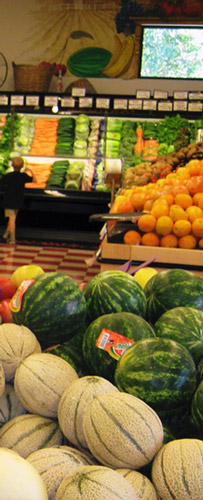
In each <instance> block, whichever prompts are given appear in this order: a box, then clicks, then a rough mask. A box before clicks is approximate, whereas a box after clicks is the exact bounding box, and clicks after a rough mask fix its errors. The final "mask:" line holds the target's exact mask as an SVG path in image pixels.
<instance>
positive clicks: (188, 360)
mask: <svg viewBox="0 0 203 500" xmlns="http://www.w3.org/2000/svg"><path fill="white" fill-rule="evenodd" d="M115 383H116V385H117V387H118V388H119V390H120V391H124V392H127V393H129V394H132V395H134V396H136V397H138V398H141V399H142V400H143V401H145V402H146V403H147V404H149V405H150V406H151V407H152V408H154V410H155V411H157V413H158V414H159V415H167V414H174V413H177V412H181V411H182V410H183V409H184V408H185V407H187V406H188V404H190V401H191V399H192V396H193V394H194V392H195V388H196V383H197V372H196V367H195V363H194V360H193V358H192V356H191V354H190V353H189V351H188V350H187V349H186V347H184V346H183V345H181V344H179V343H178V342H175V341H174V340H171V339H162V338H158V337H157V338H153V339H142V340H138V342H136V343H135V344H134V345H133V346H132V347H130V348H129V349H128V350H127V351H126V352H125V353H124V354H123V356H122V357H121V358H120V360H119V361H118V364H117V367H116V371H115Z"/></svg>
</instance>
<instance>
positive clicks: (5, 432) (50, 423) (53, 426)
mask: <svg viewBox="0 0 203 500" xmlns="http://www.w3.org/2000/svg"><path fill="white" fill-rule="evenodd" d="M64 440H65V438H64V436H63V434H62V432H61V430H60V428H59V425H58V422H57V421H56V420H53V419H51V418H47V417H42V416H40V415H34V414H32V413H28V414H26V415H19V416H18V417H14V418H12V419H11V420H9V421H8V422H6V423H5V424H4V425H3V427H1V429H0V448H1V447H4V448H11V449H12V450H14V451H17V452H18V453H19V455H21V457H23V458H26V457H27V456H28V455H30V453H33V452H34V451H36V450H39V449H40V448H48V447H49V446H55V445H61V444H63V443H64Z"/></svg>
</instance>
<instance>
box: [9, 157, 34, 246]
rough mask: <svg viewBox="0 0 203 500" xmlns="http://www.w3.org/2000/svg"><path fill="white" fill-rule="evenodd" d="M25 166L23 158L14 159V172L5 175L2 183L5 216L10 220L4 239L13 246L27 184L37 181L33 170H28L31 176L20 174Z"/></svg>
mask: <svg viewBox="0 0 203 500" xmlns="http://www.w3.org/2000/svg"><path fill="white" fill-rule="evenodd" d="M23 165H24V161H23V158H21V157H19V156H16V157H15V158H13V160H12V167H13V172H9V173H8V174H5V175H4V176H3V178H2V179H1V182H0V187H1V188H2V189H3V191H4V204H3V206H4V215H5V217H6V218H8V223H7V227H6V230H5V232H4V234H3V239H4V240H5V241H7V243H10V244H11V245H15V229H16V217H17V214H18V212H19V210H20V209H21V208H22V206H23V200H24V190H25V184H26V183H27V182H32V181H33V180H34V181H35V179H34V175H33V172H32V170H30V169H28V168H27V169H26V172H30V175H28V174H27V173H25V172H20V170H21V169H22V168H23Z"/></svg>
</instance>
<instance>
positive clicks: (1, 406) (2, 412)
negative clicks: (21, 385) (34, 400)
mask: <svg viewBox="0 0 203 500" xmlns="http://www.w3.org/2000/svg"><path fill="white" fill-rule="evenodd" d="M25 413H27V411H26V409H25V408H23V406H22V405H21V403H20V401H19V399H18V398H17V396H16V393H15V391H14V387H13V385H12V384H6V385H5V389H4V393H3V394H2V396H1V398H0V427H2V425H4V424H5V423H6V422H8V420H11V418H14V417H17V416H18V415H24V414H25Z"/></svg>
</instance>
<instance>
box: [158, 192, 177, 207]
mask: <svg viewBox="0 0 203 500" xmlns="http://www.w3.org/2000/svg"><path fill="white" fill-rule="evenodd" d="M159 200H160V201H162V200H163V201H166V202H167V203H168V205H169V206H170V205H172V204H173V203H174V197H173V195H172V194H170V193H165V194H162V195H161V196H160V198H159Z"/></svg>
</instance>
